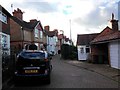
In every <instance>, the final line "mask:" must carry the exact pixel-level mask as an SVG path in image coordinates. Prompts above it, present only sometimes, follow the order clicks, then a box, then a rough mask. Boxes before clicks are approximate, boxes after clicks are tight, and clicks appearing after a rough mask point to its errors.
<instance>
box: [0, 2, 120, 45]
mask: <svg viewBox="0 0 120 90" xmlns="http://www.w3.org/2000/svg"><path fill="white" fill-rule="evenodd" d="M119 1H120V0H35V1H34V0H0V4H1V5H2V6H3V7H4V8H5V9H6V10H8V11H9V12H10V13H11V14H12V11H13V10H14V9H15V10H16V9H17V8H19V9H21V10H22V11H23V12H24V14H23V20H24V21H29V20H30V19H37V20H40V21H41V23H42V26H43V27H44V26H46V25H49V26H50V30H51V31H52V30H54V29H58V31H59V34H61V33H63V34H64V35H65V36H67V37H68V38H70V29H71V38H72V41H73V42H74V43H76V40H77V35H78V34H89V33H100V32H101V31H102V30H103V29H104V28H105V27H106V26H109V27H111V25H110V20H111V16H112V13H114V16H115V19H119V18H118V16H120V15H119V14H118V13H119V12H118V2H119ZM11 4H12V5H13V7H12V8H11ZM60 30H63V31H64V32H60Z"/></svg>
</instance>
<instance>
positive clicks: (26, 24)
mask: <svg viewBox="0 0 120 90" xmlns="http://www.w3.org/2000/svg"><path fill="white" fill-rule="evenodd" d="M12 19H13V20H14V21H15V22H16V23H18V24H19V25H20V26H22V27H23V28H27V29H29V30H33V29H34V27H35V26H36V25H37V24H38V22H39V21H35V22H26V21H23V20H20V19H18V18H16V17H14V16H12Z"/></svg>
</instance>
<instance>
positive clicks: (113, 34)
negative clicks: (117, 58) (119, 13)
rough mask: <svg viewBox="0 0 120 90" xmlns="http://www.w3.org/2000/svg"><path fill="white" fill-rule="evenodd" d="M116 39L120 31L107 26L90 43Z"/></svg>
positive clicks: (119, 36)
mask: <svg viewBox="0 0 120 90" xmlns="http://www.w3.org/2000/svg"><path fill="white" fill-rule="evenodd" d="M116 39H120V31H113V30H112V29H111V28H109V27H108V26H107V27H106V28H105V29H104V30H103V31H102V32H101V33H100V34H99V35H98V36H97V37H96V38H94V40H93V41H91V43H92V44H95V43H100V42H105V41H110V40H116Z"/></svg>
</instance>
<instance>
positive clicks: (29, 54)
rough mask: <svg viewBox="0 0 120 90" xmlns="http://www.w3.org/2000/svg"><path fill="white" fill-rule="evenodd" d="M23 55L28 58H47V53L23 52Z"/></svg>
mask: <svg viewBox="0 0 120 90" xmlns="http://www.w3.org/2000/svg"><path fill="white" fill-rule="evenodd" d="M21 55H22V56H23V57H26V58H45V53H42V52H23V53H22V54H21Z"/></svg>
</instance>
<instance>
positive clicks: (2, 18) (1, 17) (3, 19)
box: [0, 11, 7, 24]
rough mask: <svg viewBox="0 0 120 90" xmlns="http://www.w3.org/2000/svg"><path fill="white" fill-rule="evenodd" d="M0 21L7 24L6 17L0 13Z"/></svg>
mask: <svg viewBox="0 0 120 90" xmlns="http://www.w3.org/2000/svg"><path fill="white" fill-rule="evenodd" d="M0 20H1V21H2V22H4V23H6V24H7V16H6V15H5V14H4V13H2V12H1V11H0Z"/></svg>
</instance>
